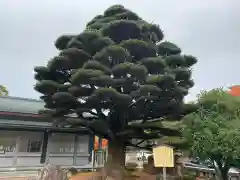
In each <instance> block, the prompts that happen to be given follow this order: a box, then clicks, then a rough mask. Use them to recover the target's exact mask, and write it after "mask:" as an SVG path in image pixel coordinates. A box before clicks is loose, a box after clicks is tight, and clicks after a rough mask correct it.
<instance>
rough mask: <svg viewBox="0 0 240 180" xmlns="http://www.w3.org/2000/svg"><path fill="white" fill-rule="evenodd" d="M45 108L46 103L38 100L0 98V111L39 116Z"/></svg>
mask: <svg viewBox="0 0 240 180" xmlns="http://www.w3.org/2000/svg"><path fill="white" fill-rule="evenodd" d="M43 108H44V102H43V101H41V100H36V99H28V98H20V97H11V96H2V97H0V111H4V112H15V113H29V114H38V110H40V109H43Z"/></svg>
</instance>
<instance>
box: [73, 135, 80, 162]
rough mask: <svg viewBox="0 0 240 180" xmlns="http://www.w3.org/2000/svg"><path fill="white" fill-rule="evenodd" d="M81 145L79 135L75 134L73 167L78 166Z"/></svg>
mask: <svg viewBox="0 0 240 180" xmlns="http://www.w3.org/2000/svg"><path fill="white" fill-rule="evenodd" d="M79 144H80V143H78V135H77V134H75V136H74V150H73V165H74V166H76V165H77V150H78V145H79Z"/></svg>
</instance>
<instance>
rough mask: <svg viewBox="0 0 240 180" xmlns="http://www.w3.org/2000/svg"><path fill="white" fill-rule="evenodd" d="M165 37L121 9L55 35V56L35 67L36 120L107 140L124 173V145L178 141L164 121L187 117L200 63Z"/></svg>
mask: <svg viewBox="0 0 240 180" xmlns="http://www.w3.org/2000/svg"><path fill="white" fill-rule="evenodd" d="M163 38H164V35H163V32H162V30H161V29H160V28H159V26H158V25H156V24H152V23H148V22H146V21H144V20H143V19H142V18H140V17H139V16H138V15H137V14H135V13H134V12H132V11H130V10H128V9H126V8H124V7H123V6H121V5H114V6H111V7H110V8H108V9H107V10H105V11H104V13H103V14H102V15H97V16H96V17H94V18H93V19H92V20H91V21H90V22H89V23H87V25H86V28H85V30H84V31H83V32H82V33H80V34H76V35H62V36H60V37H59V38H58V39H57V40H56V42H55V46H56V48H57V49H58V50H59V51H60V52H59V54H58V55H57V56H55V57H53V58H52V59H51V60H50V61H49V62H48V64H47V66H44V67H36V68H35V72H36V75H35V79H36V80H37V81H38V82H37V84H36V86H35V89H36V90H37V91H38V92H40V93H42V94H43V96H41V99H43V100H44V102H45V108H46V109H45V110H42V111H41V113H43V114H45V115H50V116H51V117H53V119H54V120H55V122H57V124H58V125H61V126H65V125H68V126H69V125H71V126H72V127H80V126H81V127H86V128H88V129H89V130H90V131H92V132H93V133H94V134H96V135H98V136H100V137H103V138H106V139H108V140H109V158H108V162H109V164H111V165H113V164H114V165H120V166H124V161H125V158H124V156H125V148H126V147H127V146H135V147H137V146H139V147H142V146H141V144H140V143H141V142H144V141H146V140H149V139H155V138H163V140H165V141H164V142H166V137H170V136H174V137H175V136H179V130H178V129H177V128H175V127H174V126H171V125H174V124H176V123H167V122H168V121H171V120H179V119H180V118H181V117H182V116H183V115H185V114H186V113H188V112H189V111H191V106H188V105H186V104H184V102H183V99H184V97H185V96H186V95H187V94H188V91H189V89H190V88H191V87H192V86H193V85H194V83H193V80H192V79H191V68H192V66H193V65H194V64H195V63H196V62H197V60H196V58H195V57H193V56H191V55H184V54H182V53H181V49H180V48H179V47H178V46H176V45H175V44H173V43H171V42H168V41H165V40H164V41H163ZM189 107H190V109H189ZM70 114H75V115H76V116H77V118H71V117H69V115H70ZM170 139H171V138H170ZM136 140H138V143H137V144H135V143H134V142H136ZM167 143H170V144H172V145H175V142H174V141H170V140H169V141H167ZM176 143H177V142H176ZM148 145H149V144H148ZM144 148H150V145H149V146H148V147H146V146H145V147H144Z"/></svg>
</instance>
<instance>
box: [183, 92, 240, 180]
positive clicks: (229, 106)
mask: <svg viewBox="0 0 240 180" xmlns="http://www.w3.org/2000/svg"><path fill="white" fill-rule="evenodd" d="M197 104H198V106H199V110H198V112H194V113H192V114H189V115H187V116H186V117H185V118H184V121H183V122H184V124H185V125H186V126H185V130H184V135H185V137H186V138H187V139H188V140H189V144H190V146H191V151H192V154H193V155H194V156H195V157H199V158H200V160H201V161H208V162H210V164H212V166H213V167H214V168H215V169H216V172H217V175H218V177H219V178H220V179H221V180H227V179H228V171H229V169H230V167H231V166H232V165H234V164H236V162H237V160H239V157H240V99H239V98H238V97H234V96H232V95H230V94H228V93H227V92H225V91H223V90H222V89H215V90H211V91H209V92H203V93H202V94H200V96H199V98H198V102H197Z"/></svg>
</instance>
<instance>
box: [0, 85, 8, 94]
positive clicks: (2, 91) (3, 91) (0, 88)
mask: <svg viewBox="0 0 240 180" xmlns="http://www.w3.org/2000/svg"><path fill="white" fill-rule="evenodd" d="M0 96H8V90H7V88H6V87H5V86H3V85H0Z"/></svg>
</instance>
